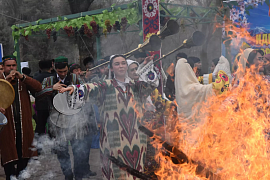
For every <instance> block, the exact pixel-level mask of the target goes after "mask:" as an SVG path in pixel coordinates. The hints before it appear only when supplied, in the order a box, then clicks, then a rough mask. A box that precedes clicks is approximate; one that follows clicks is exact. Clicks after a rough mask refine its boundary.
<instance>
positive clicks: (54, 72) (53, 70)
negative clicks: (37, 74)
mask: <svg viewBox="0 0 270 180" xmlns="http://www.w3.org/2000/svg"><path fill="white" fill-rule="evenodd" d="M51 62H52V68H51V73H52V74H53V75H56V71H55V67H54V59H52V60H51Z"/></svg>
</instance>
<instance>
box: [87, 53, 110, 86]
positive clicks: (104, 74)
mask: <svg viewBox="0 0 270 180" xmlns="http://www.w3.org/2000/svg"><path fill="white" fill-rule="evenodd" d="M106 62H108V60H105V58H103V59H100V60H98V62H97V64H96V66H99V65H101V64H104V63H106ZM109 73H110V71H109V63H108V64H104V65H102V66H100V67H98V68H97V77H95V78H93V79H92V81H91V82H94V81H96V80H97V79H98V80H99V81H104V80H105V79H109V78H110V76H109Z"/></svg>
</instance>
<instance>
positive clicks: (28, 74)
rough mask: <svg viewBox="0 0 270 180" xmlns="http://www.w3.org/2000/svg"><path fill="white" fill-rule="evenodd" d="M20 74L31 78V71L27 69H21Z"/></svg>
mask: <svg viewBox="0 0 270 180" xmlns="http://www.w3.org/2000/svg"><path fill="white" fill-rule="evenodd" d="M22 73H23V74H25V75H27V76H29V77H32V76H30V74H31V69H30V68H29V67H24V68H22Z"/></svg>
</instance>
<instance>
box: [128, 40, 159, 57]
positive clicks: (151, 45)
mask: <svg viewBox="0 0 270 180" xmlns="http://www.w3.org/2000/svg"><path fill="white" fill-rule="evenodd" d="M160 48H161V40H160V38H159V37H158V36H157V35H152V36H150V38H148V39H147V40H146V41H145V42H144V43H143V44H139V46H138V47H137V48H136V49H133V50H132V51H130V52H128V53H126V54H124V56H126V58H129V57H130V56H133V55H134V54H135V53H136V52H138V51H140V52H143V51H158V50H160Z"/></svg>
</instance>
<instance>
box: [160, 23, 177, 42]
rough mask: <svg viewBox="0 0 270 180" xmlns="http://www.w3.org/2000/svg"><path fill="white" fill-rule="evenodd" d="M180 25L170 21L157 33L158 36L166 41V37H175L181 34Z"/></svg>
mask: <svg viewBox="0 0 270 180" xmlns="http://www.w3.org/2000/svg"><path fill="white" fill-rule="evenodd" d="M179 29H180V27H179V25H178V23H177V22H176V21H175V20H169V21H168V22H167V23H166V24H165V26H163V28H162V29H161V30H160V31H159V32H158V33H157V35H158V36H159V37H160V38H161V39H165V37H168V36H171V35H174V34H176V33H178V32H179Z"/></svg>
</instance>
